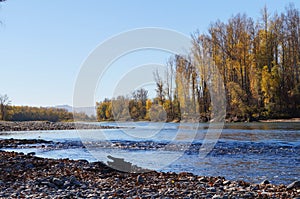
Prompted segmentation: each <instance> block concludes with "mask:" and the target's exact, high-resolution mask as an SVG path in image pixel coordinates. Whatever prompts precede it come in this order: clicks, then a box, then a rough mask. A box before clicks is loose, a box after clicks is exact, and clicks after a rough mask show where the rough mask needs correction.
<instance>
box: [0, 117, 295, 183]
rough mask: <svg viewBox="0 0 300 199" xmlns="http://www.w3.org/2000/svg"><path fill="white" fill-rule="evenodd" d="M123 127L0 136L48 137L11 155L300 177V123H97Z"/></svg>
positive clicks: (286, 179) (257, 177)
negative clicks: (120, 160)
mask: <svg viewBox="0 0 300 199" xmlns="http://www.w3.org/2000/svg"><path fill="white" fill-rule="evenodd" d="M94 124H97V125H111V126H121V127H124V128H119V129H103V130H102V129H101V130H99V129H98V130H64V131H19V132H13V131H12V132H2V133H1V134H0V138H2V139H7V138H16V139H17V138H18V139H45V140H50V141H54V142H56V144H55V145H53V144H52V145H51V144H49V145H46V146H42V145H40V146H39V145H38V146H36V145H34V146H33V145H25V146H22V147H18V148H6V149H5V150H7V151H18V152H24V153H28V152H35V153H36V155H37V156H40V157H46V158H69V159H86V160H88V161H103V162H107V161H108V160H109V159H108V158H107V156H108V155H111V156H113V157H117V158H124V160H125V161H128V162H131V163H133V164H135V165H137V166H141V167H144V168H149V169H154V170H159V171H166V172H167V171H171V172H182V171H186V172H192V173H194V174H197V175H203V176H224V177H225V178H226V179H232V180H245V181H248V182H252V183H260V182H261V181H263V180H265V179H268V180H269V181H270V182H271V183H273V184H281V183H283V184H289V183H291V182H293V181H295V180H298V179H299V177H300V176H299V174H300V123H229V124H225V125H224V126H223V124H211V125H209V124H184V123H150V122H132V123H94Z"/></svg>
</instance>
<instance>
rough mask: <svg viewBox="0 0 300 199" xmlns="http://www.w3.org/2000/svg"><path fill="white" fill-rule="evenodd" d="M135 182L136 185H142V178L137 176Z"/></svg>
mask: <svg viewBox="0 0 300 199" xmlns="http://www.w3.org/2000/svg"><path fill="white" fill-rule="evenodd" d="M136 182H137V183H138V184H143V183H144V178H143V177H142V176H141V175H138V176H137V177H136Z"/></svg>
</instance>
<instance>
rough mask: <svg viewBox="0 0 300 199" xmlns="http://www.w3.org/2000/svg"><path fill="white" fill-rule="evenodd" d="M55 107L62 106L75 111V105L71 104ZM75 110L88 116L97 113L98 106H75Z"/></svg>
mask: <svg viewBox="0 0 300 199" xmlns="http://www.w3.org/2000/svg"><path fill="white" fill-rule="evenodd" d="M55 108H61V109H65V110H67V111H68V112H73V109H74V107H72V106H70V105H57V106H55ZM75 112H77V113H85V114H87V115H88V116H92V115H94V116H95V115H96V107H80V108H75Z"/></svg>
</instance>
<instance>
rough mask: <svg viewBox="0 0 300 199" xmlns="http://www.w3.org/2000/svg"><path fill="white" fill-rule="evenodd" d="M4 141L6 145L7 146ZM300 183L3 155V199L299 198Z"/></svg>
mask: <svg viewBox="0 0 300 199" xmlns="http://www.w3.org/2000/svg"><path fill="white" fill-rule="evenodd" d="M3 142H4V141H3ZM299 197H300V182H299V181H296V182H294V183H292V184H290V185H288V186H285V185H277V186H276V185H272V184H270V183H269V182H268V181H264V182H262V183H261V184H250V183H247V182H244V181H229V180H226V179H225V178H223V177H206V176H196V175H193V174H191V173H186V172H184V173H179V174H176V173H163V172H156V171H151V172H147V173H141V174H135V173H123V172H119V171H116V170H114V169H112V168H110V167H108V166H106V165H105V164H103V163H101V162H95V163H89V162H87V161H85V160H78V161H75V160H69V159H58V160H54V159H46V158H39V157H35V156H33V155H32V154H27V155H26V154H23V153H15V152H4V151H0V198H134V199H136V198H215V199H216V198H223V199H225V198H299Z"/></svg>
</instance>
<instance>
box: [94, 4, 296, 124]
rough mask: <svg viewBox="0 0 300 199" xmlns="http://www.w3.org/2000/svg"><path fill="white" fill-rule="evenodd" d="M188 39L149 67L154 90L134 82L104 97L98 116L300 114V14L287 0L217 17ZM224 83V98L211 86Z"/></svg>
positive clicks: (237, 118) (243, 118)
mask: <svg viewBox="0 0 300 199" xmlns="http://www.w3.org/2000/svg"><path fill="white" fill-rule="evenodd" d="M191 41H192V49H190V52H189V53H187V54H185V55H175V56H173V57H171V58H170V60H169V61H168V63H167V69H166V72H165V74H158V72H156V71H155V72H154V74H153V75H154V78H155V81H156V92H157V95H156V98H154V99H151V100H150V99H148V98H147V91H146V90H144V89H140V90H137V91H135V92H134V93H132V95H131V96H130V97H125V96H119V97H117V98H116V99H105V100H104V101H103V102H98V103H97V119H98V120H116V119H117V120H119V119H123V120H130V119H133V120H165V121H172V120H185V119H194V120H199V121H208V120H210V119H211V118H213V116H214V114H216V113H215V112H214V110H216V109H219V110H222V109H225V110H226V118H227V119H228V120H230V121H232V120H233V121H246V120H247V121H253V120H258V119H268V118H290V117H300V76H299V72H300V14H299V10H298V9H296V8H295V6H294V5H293V4H289V5H288V6H287V7H286V9H285V11H284V12H283V13H274V14H270V13H269V12H268V10H267V8H266V7H265V8H263V9H262V11H261V16H260V18H259V19H257V20H256V21H255V20H254V19H253V18H251V17H248V16H247V15H246V14H237V15H235V16H233V17H231V18H230V19H229V20H228V21H226V22H222V21H220V20H218V21H216V22H213V23H211V25H210V27H209V29H208V31H207V33H205V34H202V33H199V32H195V33H193V34H192V36H191ZM216 74H219V76H218V75H216ZM223 88H224V91H225V98H222V97H221V96H220V95H217V94H216V93H220V91H221V90H222V89H223ZM225 99H226V100H225Z"/></svg>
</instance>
